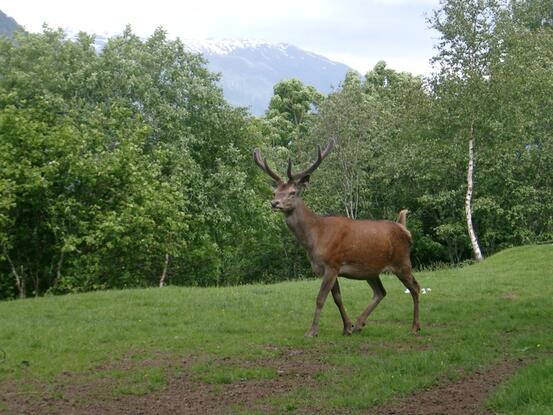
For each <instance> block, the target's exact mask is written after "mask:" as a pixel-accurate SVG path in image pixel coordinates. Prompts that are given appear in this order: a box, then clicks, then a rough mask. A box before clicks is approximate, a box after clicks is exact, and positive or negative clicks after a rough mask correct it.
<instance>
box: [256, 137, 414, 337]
mask: <svg viewBox="0 0 553 415" xmlns="http://www.w3.org/2000/svg"><path fill="white" fill-rule="evenodd" d="M333 146H334V140H331V141H330V142H329V143H328V145H327V146H326V148H325V149H324V150H323V151H321V147H320V146H318V147H317V150H318V153H317V160H316V161H315V163H313V164H312V165H311V167H309V168H308V169H307V170H304V171H302V172H301V173H296V174H293V173H292V161H291V160H288V171H287V173H288V181H287V182H284V181H283V180H282V179H281V178H280V177H279V176H278V174H276V173H275V172H274V171H273V170H271V168H270V167H269V165H268V164H267V159H262V157H261V152H260V150H259V149H258V148H256V149H255V151H254V161H255V162H256V164H257V165H258V166H259V167H260V168H261V170H263V171H264V172H265V173H267V174H268V175H269V176H270V177H271V178H272V179H273V180H274V181H275V190H274V194H273V200H272V201H271V207H272V209H273V210H274V211H281V212H282V213H284V216H285V218H286V224H287V225H288V227H289V228H290V230H291V231H292V232H293V233H294V235H295V236H296V239H297V240H298V242H299V243H300V244H301V245H303V247H304V248H305V249H306V251H307V255H308V257H309V260H310V262H311V267H312V268H313V271H314V272H315V273H316V274H318V275H320V276H322V282H321V288H320V290H319V295H318V296H317V302H316V308H315V316H314V318H313V323H312V324H311V328H310V329H309V330H308V331H307V333H305V335H306V336H308V337H313V336H316V335H317V331H318V329H319V318H320V315H321V310H322V308H323V305H324V303H325V300H326V297H327V296H328V293H329V292H330V291H331V292H332V297H333V298H334V302H335V303H336V306H337V307H338V310H340V315H341V316H342V321H343V323H344V332H343V333H344V335H350V334H351V333H352V332H357V331H360V330H361V329H362V328H363V327H364V326H365V321H366V320H367V317H368V316H369V314H371V312H372V311H373V310H374V309H375V308H376V306H377V305H378V303H380V301H382V299H383V298H384V296H385V295H386V290H385V289H384V287H383V285H382V281H380V276H379V275H380V273H381V272H383V271H391V272H393V273H394V274H396V275H397V277H398V278H399V279H400V280H401V282H402V283H403V284H404V285H405V286H406V287H407V288H408V289H409V291H410V292H411V296H412V298H413V325H412V332H413V333H417V332H418V331H419V330H420V325H419V291H420V287H419V284H418V283H417V281H416V280H415V278H414V276H413V274H412V272H411V259H410V257H409V254H410V250H411V234H410V233H409V231H408V230H407V228H406V226H405V220H406V215H407V210H402V211H401V212H400V213H399V219H398V221H397V222H391V221H387V220H378V221H373V220H353V219H349V218H345V217H340V216H328V217H326V216H319V215H317V214H315V213H313V212H312V211H311V210H310V209H309V208H308V207H307V206H306V205H305V203H304V202H303V200H302V199H301V193H302V191H303V190H304V188H305V186H306V184H307V182H308V181H309V177H310V176H311V174H312V173H313V172H314V171H315V169H316V168H317V167H319V165H320V164H321V162H322V161H323V159H324V158H325V157H326V156H327V155H328V153H330V150H332V147H333ZM338 275H341V276H344V277H346V278H351V279H356V280H366V281H367V282H368V283H369V285H370V286H371V288H372V290H373V298H372V301H371V302H370V304H369V305H368V307H367V308H366V309H365V311H364V312H363V313H362V314H361V315H360V316H359V318H358V319H357V321H356V322H355V325H353V324H352V322H351V320H350V319H349V317H348V315H347V313H346V310H345V308H344V305H343V303H342V297H341V295H340V285H339V283H338V278H337V277H338Z"/></svg>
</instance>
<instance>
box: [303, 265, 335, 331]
mask: <svg viewBox="0 0 553 415" xmlns="http://www.w3.org/2000/svg"><path fill="white" fill-rule="evenodd" d="M337 276H338V272H337V271H336V270H334V269H332V268H329V267H326V268H325V272H324V275H323V279H322V281H321V288H320V290H319V295H317V302H316V305H315V316H314V317H313V323H312V324H311V328H310V329H309V330H308V331H307V333H305V336H306V337H314V336H316V335H317V332H318V331H319V319H320V318H321V310H322V309H323V306H324V304H325V300H326V297H328V293H329V292H330V290H331V289H332V287H333V286H334V283H335V282H336V277H337Z"/></svg>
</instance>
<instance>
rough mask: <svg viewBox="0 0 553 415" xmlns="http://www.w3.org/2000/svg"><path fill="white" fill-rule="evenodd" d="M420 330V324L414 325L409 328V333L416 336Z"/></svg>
mask: <svg viewBox="0 0 553 415" xmlns="http://www.w3.org/2000/svg"><path fill="white" fill-rule="evenodd" d="M420 331H421V328H420V326H414V327H413V328H412V329H411V334H412V335H413V336H418V335H419V334H420Z"/></svg>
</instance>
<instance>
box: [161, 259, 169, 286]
mask: <svg viewBox="0 0 553 415" xmlns="http://www.w3.org/2000/svg"><path fill="white" fill-rule="evenodd" d="M168 266H169V254H165V262H164V263H163V272H162V273H161V277H160V278H159V287H160V288H161V287H163V286H164V285H165V278H166V277H167V267H168Z"/></svg>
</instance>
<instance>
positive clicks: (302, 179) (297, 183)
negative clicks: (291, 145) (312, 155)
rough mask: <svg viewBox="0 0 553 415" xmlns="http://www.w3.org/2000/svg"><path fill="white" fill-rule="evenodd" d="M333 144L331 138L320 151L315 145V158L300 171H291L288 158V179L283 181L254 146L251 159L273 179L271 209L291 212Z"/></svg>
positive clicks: (290, 163) (290, 161)
mask: <svg viewBox="0 0 553 415" xmlns="http://www.w3.org/2000/svg"><path fill="white" fill-rule="evenodd" d="M333 146H334V139H331V140H330V141H329V142H328V144H327V145H326V147H325V149H324V150H322V151H321V147H320V146H317V160H316V161H315V162H314V163H313V164H312V165H311V167H309V168H308V169H307V170H304V171H302V172H300V173H296V174H293V173H292V160H291V159H288V169H287V174H288V181H287V182H284V181H283V180H282V179H281V178H280V176H279V175H278V174H276V173H275V172H274V171H273V170H271V168H270V167H269V165H268V164H267V159H265V158H263V159H262V158H261V151H260V150H259V149H258V148H256V149H255V151H254V153H253V159H254V161H255V162H256V164H257V165H258V166H259V168H260V169H261V170H263V171H264V172H265V173H266V174H267V175H269V177H271V178H272V179H273V181H274V185H273V187H274V192H273V200H271V208H272V209H273V211H281V212H284V213H291V212H292V211H293V210H294V209H295V208H296V206H297V203H298V201H299V200H301V193H302V192H303V190H304V189H305V186H306V185H307V183H308V182H309V178H310V177H311V174H312V173H313V172H314V171H315V169H316V168H317V167H319V164H321V162H322V161H323V159H324V158H325V157H326V156H327V155H328V153H330V150H332V147H333Z"/></svg>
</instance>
